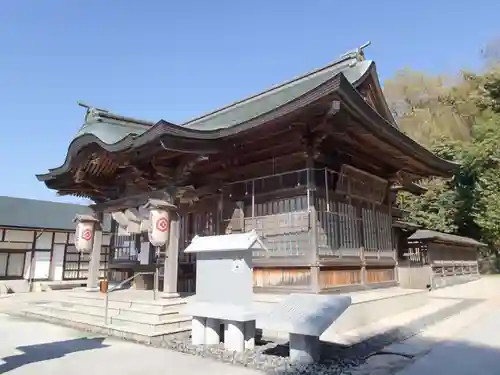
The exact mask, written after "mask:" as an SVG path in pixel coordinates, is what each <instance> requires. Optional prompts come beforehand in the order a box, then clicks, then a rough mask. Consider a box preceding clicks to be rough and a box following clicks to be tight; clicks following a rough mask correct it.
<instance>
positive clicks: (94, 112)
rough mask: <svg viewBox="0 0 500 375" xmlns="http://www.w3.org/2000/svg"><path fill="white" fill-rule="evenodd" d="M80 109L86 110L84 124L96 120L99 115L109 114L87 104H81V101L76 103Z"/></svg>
mask: <svg viewBox="0 0 500 375" xmlns="http://www.w3.org/2000/svg"><path fill="white" fill-rule="evenodd" d="M76 103H77V104H78V105H79V106H80V107H83V108H87V112H86V113H85V120H84V121H85V122H88V121H89V120H90V121H91V120H94V121H95V120H97V119H98V118H99V117H100V116H99V115H100V114H101V113H109V111H108V110H107V109H104V108H97V107H93V106H91V105H89V104H86V103H83V102H81V101H77V102H76Z"/></svg>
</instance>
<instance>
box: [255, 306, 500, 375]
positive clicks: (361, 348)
mask: <svg viewBox="0 0 500 375" xmlns="http://www.w3.org/2000/svg"><path fill="white" fill-rule="evenodd" d="M477 303H479V300H463V301H462V302H460V303H458V304H457V305H454V306H451V307H449V308H446V309H443V310H440V311H438V312H436V313H434V314H430V315H427V316H425V317H421V318H418V319H415V320H414V321H412V322H411V323H409V324H408V325H407V326H405V327H398V328H395V329H393V330H390V331H388V332H385V333H384V334H381V335H376V336H373V337H371V338H369V339H367V340H364V341H362V342H360V343H358V344H355V345H352V346H343V345H336V344H331V343H326V342H322V345H321V361H320V362H319V363H317V364H313V365H309V366H304V365H300V364H298V365H294V364H288V365H287V366H286V368H281V369H274V370H272V371H268V373H269V374H273V375H276V374H278V375H296V374H340V373H342V374H344V373H348V374H353V375H354V374H356V375H357V374H370V375H382V374H383V375H386V374H394V373H395V372H396V371H398V370H401V369H402V368H404V367H406V366H407V365H409V364H411V363H413V362H414V361H415V360H416V359H418V358H420V357H422V356H424V355H425V354H427V353H428V352H429V350H430V349H429V348H431V347H433V346H435V344H436V342H432V341H428V340H423V339H421V338H418V337H417V336H416V334H417V333H418V332H419V331H420V329H422V328H424V327H425V326H429V325H432V324H435V323H438V322H440V321H442V320H444V319H446V318H448V317H449V316H452V315H454V314H456V313H458V312H460V311H462V310H464V309H467V308H470V307H472V306H474V305H475V304H477ZM497 344H498V345H497V346H498V347H499V348H500V343H499V342H497ZM437 347H439V351H441V352H442V353H441V355H440V356H441V357H443V358H446V359H443V360H444V361H445V363H444V364H441V365H445V366H446V365H450V363H449V361H452V362H453V360H454V357H455V358H463V357H464V356H466V357H467V358H469V359H470V360H469V362H470V363H476V362H477V363H476V367H475V368H473V367H471V369H472V370H474V371H472V370H471V371H472V372H461V371H458V370H461V368H459V369H458V370H457V372H450V373H449V374H450V375H458V374H472V373H474V372H477V370H478V369H481V368H482V366H481V364H480V363H479V361H483V362H492V361H494V362H495V363H496V368H497V369H498V368H500V350H499V349H498V348H492V347H489V346H486V345H483V346H481V345H471V343H468V342H467V343H466V342H460V341H450V342H439V345H437ZM264 353H265V354H267V355H271V356H276V357H288V355H289V347H288V344H284V345H278V346H276V347H273V348H271V349H268V350H266V352H264ZM479 359H480V360H479ZM446 361H447V362H446ZM455 362H456V361H455ZM469 362H468V363H467V366H469ZM436 365H438V366H439V364H436V363H434V364H433V365H432V366H429V367H426V370H425V371H427V372H429V373H431V372H432V373H440V372H439V371H437V370H436V369H435V368H436ZM384 367H385V368H384ZM462 367H463V366H462ZM374 368H375V369H377V370H375V369H374ZM469 370H470V369H469ZM425 371H424V370H422V372H421V374H424V373H425ZM443 371H445V370H443ZM498 371H500V370H498ZM499 373H500V372H495V371H494V372H491V374H492V375H493V374H494V375H497V374H499ZM411 374H412V375H413V374H414V373H411ZM415 374H416V375H420V374H419V373H415ZM440 374H441V375H447V374H448V372H446V371H445V372H443V373H440ZM484 374H485V375H486V374H490V373H489V372H484ZM405 375H406V374H405Z"/></svg>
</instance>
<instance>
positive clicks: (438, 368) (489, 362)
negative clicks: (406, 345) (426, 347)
mask: <svg viewBox="0 0 500 375" xmlns="http://www.w3.org/2000/svg"><path fill="white" fill-rule="evenodd" d="M479 373H480V374H481V375H498V374H500V309H499V308H497V309H495V310H494V311H492V312H490V313H489V314H488V315H487V316H483V317H481V319H480V320H477V321H476V322H475V323H473V324H472V325H471V326H469V327H468V328H466V329H465V330H464V331H463V332H462V333H461V334H459V335H457V336H456V337H454V338H453V339H451V340H447V341H444V342H440V343H438V344H436V345H435V346H434V347H433V349H432V350H431V351H430V353H429V354H427V355H426V356H424V357H422V358H420V359H419V360H417V361H416V362H415V363H414V364H413V365H410V366H409V367H407V368H406V369H404V370H402V371H400V372H398V373H397V375H422V374H439V375H472V374H479Z"/></svg>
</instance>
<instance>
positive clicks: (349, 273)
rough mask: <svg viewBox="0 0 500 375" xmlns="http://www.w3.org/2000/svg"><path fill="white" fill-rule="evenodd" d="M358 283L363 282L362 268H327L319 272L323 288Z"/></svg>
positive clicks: (320, 283)
mask: <svg viewBox="0 0 500 375" xmlns="http://www.w3.org/2000/svg"><path fill="white" fill-rule="evenodd" d="M356 284H361V269H360V268H326V269H321V270H320V272H319V285H320V288H321V289H328V288H335V287H338V286H343V285H356Z"/></svg>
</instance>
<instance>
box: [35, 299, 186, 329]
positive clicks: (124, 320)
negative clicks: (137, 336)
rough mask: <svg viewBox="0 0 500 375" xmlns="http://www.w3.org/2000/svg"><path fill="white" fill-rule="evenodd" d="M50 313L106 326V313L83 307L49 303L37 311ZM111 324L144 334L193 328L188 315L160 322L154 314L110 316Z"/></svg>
mask: <svg viewBox="0 0 500 375" xmlns="http://www.w3.org/2000/svg"><path fill="white" fill-rule="evenodd" d="M43 310H45V311H48V312H50V313H52V314H58V315H59V316H61V317H63V318H66V319H69V320H77V321H80V320H82V319H83V320H85V319H86V318H87V317H90V318H95V319H97V320H100V321H101V322H102V324H104V313H103V312H89V311H82V309H81V306H74V307H70V306H68V305H65V304H61V303H57V302H55V303H49V304H46V305H43V306H38V308H37V311H43ZM108 319H109V323H111V324H113V325H117V326H122V327H131V328H134V327H136V328H139V329H140V330H141V331H143V332H150V333H155V332H158V331H161V332H163V331H166V330H169V329H182V328H186V329H189V328H190V327H191V317H190V316H186V315H172V316H171V317H170V319H165V320H163V321H159V320H158V318H157V317H155V316H154V314H150V315H149V316H148V315H139V316H135V317H134V318H133V319H130V318H129V317H127V316H123V315H121V314H119V313H118V314H116V312H115V313H114V314H110V315H109V316H108Z"/></svg>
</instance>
